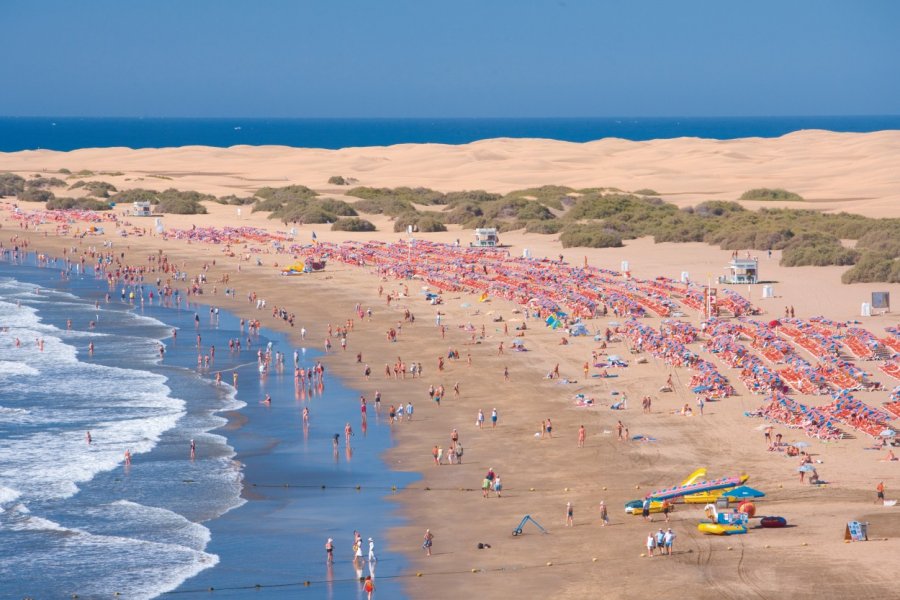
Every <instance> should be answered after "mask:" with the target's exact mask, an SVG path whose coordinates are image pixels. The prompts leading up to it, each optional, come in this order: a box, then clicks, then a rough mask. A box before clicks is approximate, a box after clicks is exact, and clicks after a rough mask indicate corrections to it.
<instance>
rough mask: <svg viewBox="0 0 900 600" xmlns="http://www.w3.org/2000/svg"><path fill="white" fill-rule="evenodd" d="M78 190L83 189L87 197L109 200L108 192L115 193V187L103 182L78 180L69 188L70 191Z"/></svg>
mask: <svg viewBox="0 0 900 600" xmlns="http://www.w3.org/2000/svg"><path fill="white" fill-rule="evenodd" d="M78 188H84V190H85V192H86V193H87V195H88V196H94V197H95V198H109V193H110V192H115V191H117V190H116V186H114V185H113V184H111V183H107V182H105V181H84V180H80V181H76V182H75V183H73V184H72V185H70V186H69V189H70V190H74V189H78Z"/></svg>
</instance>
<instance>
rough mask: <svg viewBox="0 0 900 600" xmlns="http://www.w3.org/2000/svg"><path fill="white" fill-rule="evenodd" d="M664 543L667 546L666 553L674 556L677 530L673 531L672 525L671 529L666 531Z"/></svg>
mask: <svg viewBox="0 0 900 600" xmlns="http://www.w3.org/2000/svg"><path fill="white" fill-rule="evenodd" d="M663 543H664V544H665V547H666V554H668V555H669V556H672V546H673V544H674V543H675V532H674V531H672V528H671V527H669V529H668V530H667V531H666V534H665V536H663Z"/></svg>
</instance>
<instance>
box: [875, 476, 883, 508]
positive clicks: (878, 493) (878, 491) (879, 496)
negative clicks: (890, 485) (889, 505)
mask: <svg viewBox="0 0 900 600" xmlns="http://www.w3.org/2000/svg"><path fill="white" fill-rule="evenodd" d="M879 503H881V504H884V482H883V481H879V482H878V485H876V486H875V504H879Z"/></svg>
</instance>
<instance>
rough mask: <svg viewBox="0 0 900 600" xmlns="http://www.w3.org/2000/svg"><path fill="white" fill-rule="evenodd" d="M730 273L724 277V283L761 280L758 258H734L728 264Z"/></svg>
mask: <svg viewBox="0 0 900 600" xmlns="http://www.w3.org/2000/svg"><path fill="white" fill-rule="evenodd" d="M725 268H726V269H727V270H728V275H726V276H725V277H724V278H723V280H724V281H723V282H724V283H732V284H740V283H757V282H759V259H758V258H732V259H731V262H730V263H728V266H727V267H725Z"/></svg>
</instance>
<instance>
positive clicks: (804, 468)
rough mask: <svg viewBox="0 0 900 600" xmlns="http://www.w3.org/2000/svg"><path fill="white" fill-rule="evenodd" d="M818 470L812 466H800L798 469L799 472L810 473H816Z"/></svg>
mask: <svg viewBox="0 0 900 600" xmlns="http://www.w3.org/2000/svg"><path fill="white" fill-rule="evenodd" d="M815 470H816V468H815V467H814V466H812V465H800V466H799V467H797V471H799V472H806V473H809V472H810V471H815Z"/></svg>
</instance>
